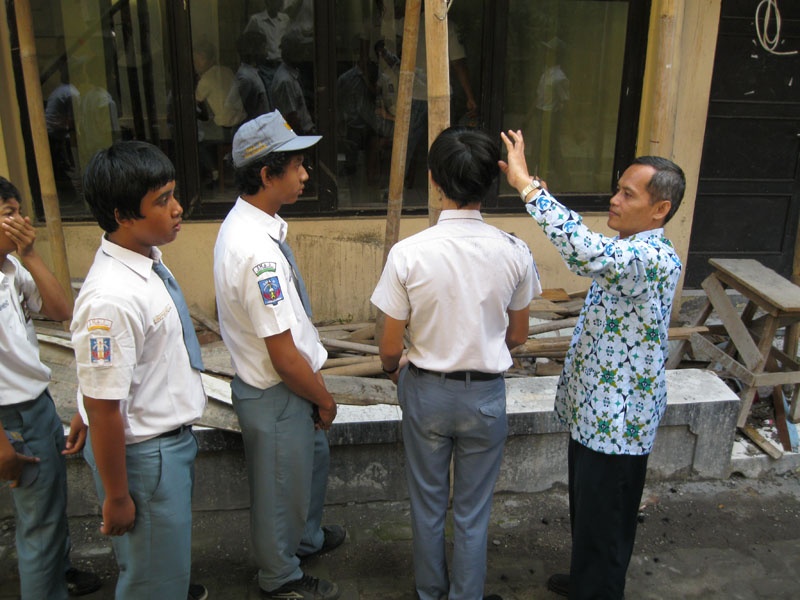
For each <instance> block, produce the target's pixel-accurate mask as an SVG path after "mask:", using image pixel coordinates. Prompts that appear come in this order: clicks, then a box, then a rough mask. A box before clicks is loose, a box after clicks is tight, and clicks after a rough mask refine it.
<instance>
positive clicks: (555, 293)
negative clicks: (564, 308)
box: [539, 288, 572, 302]
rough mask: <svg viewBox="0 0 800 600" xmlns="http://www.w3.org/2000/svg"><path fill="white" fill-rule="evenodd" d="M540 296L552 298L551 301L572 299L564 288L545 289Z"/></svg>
mask: <svg viewBox="0 0 800 600" xmlns="http://www.w3.org/2000/svg"><path fill="white" fill-rule="evenodd" d="M539 297H540V298H544V299H545V300H550V302H569V301H570V300H572V298H570V295H569V294H568V293H567V292H566V290H564V289H563V288H547V289H544V290H542V293H541V295H540V296H539Z"/></svg>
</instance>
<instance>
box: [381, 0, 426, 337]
mask: <svg viewBox="0 0 800 600" xmlns="http://www.w3.org/2000/svg"><path fill="white" fill-rule="evenodd" d="M421 5H422V1H421V0H408V1H407V2H406V15H405V19H404V21H403V51H402V55H401V59H400V77H399V85H398V90H397V108H396V111H395V120H394V137H393V139H392V163H391V167H390V171H389V203H388V206H387V212H386V238H385V240H384V242H383V263H384V264H386V257H387V256H389V250H391V249H392V246H394V245H395V244H396V243H397V240H398V239H399V237H400V214H401V211H402V209H403V179H404V177H405V169H406V158H407V154H408V128H409V121H410V119H411V92H412V88H413V86H414V69H415V67H416V62H417V38H418V37H419V13H420V6H421ZM376 339H378V338H376Z"/></svg>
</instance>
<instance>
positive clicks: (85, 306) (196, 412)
mask: <svg viewBox="0 0 800 600" xmlns="http://www.w3.org/2000/svg"><path fill="white" fill-rule="evenodd" d="M154 261H157V262H160V261H161V251H160V250H159V249H158V248H153V258H152V259H150V258H147V257H145V256H142V255H141V254H138V253H136V252H132V251H131V250H128V249H126V248H123V247H121V246H118V245H117V244H114V243H113V242H110V241H108V240H107V239H105V236H104V237H103V239H102V241H101V243H100V248H99V249H98V250H97V253H96V254H95V257H94V263H93V264H92V267H91V268H90V269H89V273H88V274H87V276H86V281H85V282H84V284H83V286H82V287H81V291H80V294H79V295H78V298H77V300H76V301H75V310H74V316H73V319H72V326H71V328H70V329H71V331H72V343H73V346H74V348H75V358H76V360H77V365H78V384H79V404H78V408H79V410H80V412H81V415H82V416H83V418H84V420H85V422H87V423H89V421H88V419H87V416H86V410H85V409H84V406H83V397H82V394H83V395H86V396H89V397H90V398H97V399H102V400H119V401H120V412H121V414H122V420H123V424H124V427H125V443H126V444H133V443H136V442H142V441H145V440H147V439H150V438H152V437H155V436H157V435H159V434H162V433H166V432H168V431H172V430H173V429H176V428H178V427H180V426H182V425H188V424H190V423H194V422H196V421H197V420H198V419H199V418H200V417H201V416H202V415H203V411H204V410H205V406H206V395H205V391H204V390H203V383H202V381H201V379H200V372H199V371H197V370H195V369H193V368H192V367H191V364H190V363H189V353H188V351H187V350H186V345H185V344H184V342H183V328H182V326H181V320H180V317H179V316H178V310H177V309H176V308H175V303H174V302H173V300H172V297H171V296H170V295H169V292H168V291H167V288H166V286H165V285H164V281H163V280H162V279H161V278H160V277H159V276H158V275H156V273H155V272H154V271H153V262H154ZM89 426H90V427H91V423H89Z"/></svg>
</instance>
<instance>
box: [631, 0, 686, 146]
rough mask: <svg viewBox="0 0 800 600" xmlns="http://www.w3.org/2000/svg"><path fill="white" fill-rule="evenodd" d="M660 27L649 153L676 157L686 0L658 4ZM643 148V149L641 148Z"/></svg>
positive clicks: (662, 0)
mask: <svg viewBox="0 0 800 600" xmlns="http://www.w3.org/2000/svg"><path fill="white" fill-rule="evenodd" d="M654 9H658V10H659V12H658V15H659V16H658V26H657V29H656V36H657V42H656V44H657V45H656V52H657V54H656V64H657V65H658V67H657V71H656V72H657V74H656V76H655V77H656V83H655V89H654V93H653V97H652V98H653V107H654V110H653V111H652V114H653V120H652V123H651V126H650V136H649V150H648V151H647V152H646V153H647V154H657V155H659V156H664V157H666V158H672V157H673V146H674V143H675V119H676V115H677V112H678V94H677V79H678V68H679V65H678V58H679V56H680V44H681V29H682V25H683V10H684V0H661V2H660V3H658V5H654ZM641 150H643V149H640V151H641Z"/></svg>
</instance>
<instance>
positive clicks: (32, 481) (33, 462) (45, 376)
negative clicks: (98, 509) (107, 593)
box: [0, 177, 100, 600]
mask: <svg viewBox="0 0 800 600" xmlns="http://www.w3.org/2000/svg"><path fill="white" fill-rule="evenodd" d="M35 239H36V230H35V229H34V227H33V225H32V224H31V221H30V218H28V217H24V218H23V217H22V215H21V214H20V193H19V190H18V189H17V188H16V187H15V186H14V185H13V184H12V183H11V182H10V181H8V180H7V179H5V178H4V177H0V354H2V356H3V360H2V362H0V480H4V481H9V482H10V484H11V488H12V491H11V497H12V501H13V503H14V510H15V512H16V517H17V518H16V538H17V556H18V564H19V575H20V588H21V589H20V592H21V594H22V599H23V600H29V599H31V600H38V599H39V598H50V599H53V600H59V599H61V598H66V597H67V594H68V593H69V594H70V595H73V596H82V595H84V594H89V593H91V592H94V591H95V590H97V589H98V588H99V587H100V579H99V578H98V577H97V576H96V575H95V574H94V573H89V572H86V571H79V570H78V569H74V568H72V566H71V565H70V562H69V550H70V538H69V530H68V528H67V513H66V508H67V471H66V464H65V461H64V456H65V455H70V454H76V453H77V452H79V451H80V450H81V448H83V444H84V441H85V440H86V426H85V425H84V424H83V421H82V420H81V418H80V416H79V415H77V414H76V415H75V417H74V418H73V420H72V423H71V426H70V434H69V437H68V438H67V440H66V444H65V441H64V435H63V428H62V425H61V421H60V420H59V418H58V415H57V414H56V410H55V406H54V404H53V399H52V398H51V397H50V393H49V392H48V390H47V385H48V383H49V382H50V369H48V368H47V366H45V365H44V364H43V363H42V361H41V360H40V359H39V345H38V343H37V340H36V333H35V331H34V329H33V321H32V320H31V316H30V310H31V309H33V310H35V311H38V312H41V313H42V314H43V315H45V316H46V317H49V318H51V319H55V320H58V321H62V320H66V319H69V318H70V316H71V315H72V311H71V308H70V306H69V301H68V300H67V296H66V294H64V290H63V289H62V288H61V286H60V285H59V283H58V281H57V280H56V278H55V277H54V276H53V274H52V273H51V272H50V271H49V270H48V268H47V266H46V265H45V264H44V262H42V259H41V258H40V257H39V255H38V254H37V252H36V250H35V248H34V240H35ZM12 252H16V253H17V256H18V257H19V259H17V258H14V257H12V256H10V254H11V253H12ZM4 430H5V431H4ZM12 443H13V445H12ZM15 447H16V448H15ZM18 449H19V450H22V452H19V451H18Z"/></svg>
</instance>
